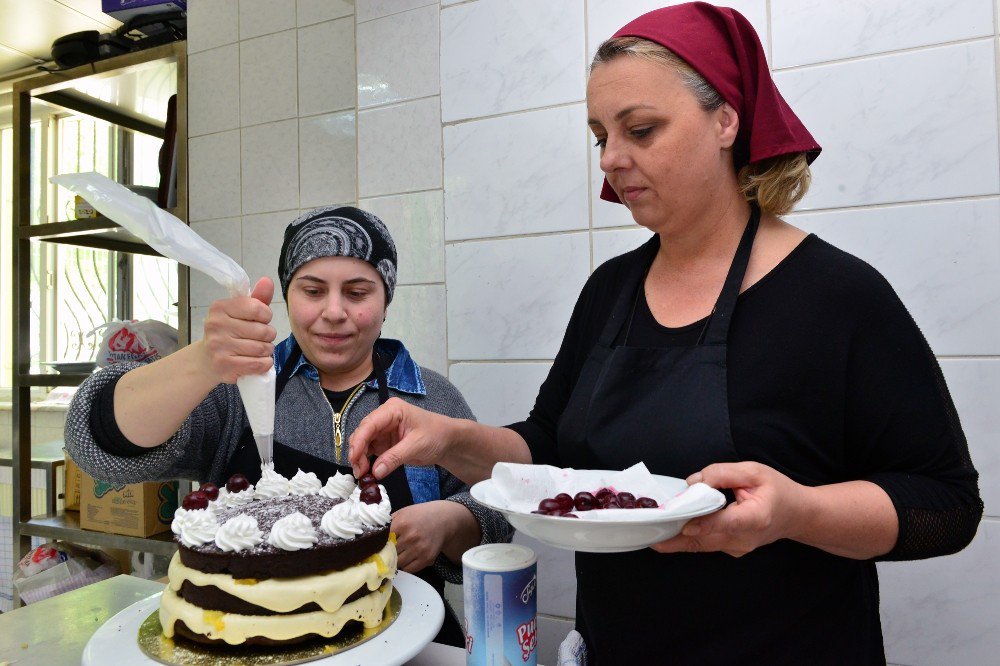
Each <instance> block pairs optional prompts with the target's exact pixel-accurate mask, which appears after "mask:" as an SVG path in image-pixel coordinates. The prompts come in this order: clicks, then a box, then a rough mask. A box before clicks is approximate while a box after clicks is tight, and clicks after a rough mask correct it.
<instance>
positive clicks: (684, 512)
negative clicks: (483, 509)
mask: <svg viewBox="0 0 1000 666" xmlns="http://www.w3.org/2000/svg"><path fill="white" fill-rule="evenodd" d="M594 471H595V472H601V473H611V472H602V471H601V470H594ZM652 476H653V479H654V480H655V481H656V482H657V483H658V484H659V485H660V486H661V487H662V488H663V492H662V495H661V496H662V497H674V496H675V495H678V494H679V493H681V492H683V491H684V490H685V489H687V487H688V484H687V482H686V481H685V480H684V479H675V478H673V477H670V476H660V475H657V474H654V475H652ZM581 490H583V488H581ZM470 492H471V493H472V496H473V497H474V498H475V500H476V501H477V502H479V503H480V504H483V505H484V506H488V507H490V508H491V509H496V510H497V511H500V512H501V513H503V514H504V516H505V517H506V518H507V520H508V521H509V522H510V524H511V525H513V526H514V528H515V529H517V530H520V531H521V532H524V533H525V534H527V535H528V536H531V537H534V538H536V539H538V540H539V541H541V542H542V543H546V544H548V545H550V546H553V547H555V548H562V549H565V550H579V551H583V552H585V553H624V552H626V551H630V550H640V549H642V548H646V547H648V546H651V545H652V544H654V543H658V542H660V541H663V540H665V539H669V538H671V537H674V536H677V535H678V534H680V531H681V529H682V528H683V527H684V523H686V522H687V521H688V520H690V519H691V518H696V517H698V516H704V515H706V514H709V513H712V512H714V511H718V510H719V509H721V508H722V507H723V506H725V504H726V498H725V496H724V495H723V494H722V493H721V492H718V491H714V492H712V493H708V494H705V495H704V496H703V499H702V501H700V502H699V503H697V504H696V505H694V506H692V505H690V504H688V505H687V506H685V507H683V508H682V509H681V510H680V511H674V510H671V509H670V508H669V506H666V507H663V508H659V509H620V510H610V511H609V510H599V511H574V512H573V513H574V514H575V515H576V516H578V518H564V517H562V516H545V515H541V514H536V513H529V512H525V511H517V510H513V509H511V508H510V507H509V506H508V505H507V503H506V501H505V500H504V498H503V496H502V495H501V494H500V493H499V492H498V491H497V489H496V487H495V486H494V482H493V480H492V479H487V480H485V481H480V482H479V483H477V484H476V485H474V486H472V489H471V491H470ZM571 494H572V493H571ZM537 499H538V501H541V500H543V499H545V498H544V497H539V498H537Z"/></svg>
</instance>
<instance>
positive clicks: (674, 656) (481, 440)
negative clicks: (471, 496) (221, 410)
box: [351, 2, 983, 665]
mask: <svg viewBox="0 0 1000 666" xmlns="http://www.w3.org/2000/svg"><path fill="white" fill-rule="evenodd" d="M587 108H588V112H589V118H590V119H589V125H590V129H591V131H592V133H593V135H594V137H595V138H596V141H597V146H598V147H599V148H600V152H601V158H600V165H601V169H602V170H603V172H604V174H605V177H606V181H605V187H604V190H603V193H602V197H603V198H605V199H607V200H610V201H615V202H620V203H623V204H624V205H625V206H627V207H628V208H629V210H630V212H631V213H632V216H633V218H634V219H635V221H636V222H638V223H639V224H640V225H642V226H644V227H646V228H647V229H649V230H651V231H653V232H654V236H653V238H652V239H651V240H650V241H649V242H648V243H646V244H645V245H643V246H642V247H640V248H638V249H637V250H634V251H632V252H629V253H627V254H624V255H622V256H619V257H616V258H614V259H611V260H610V261H608V262H607V263H605V264H604V265H602V266H601V267H599V268H598V269H597V270H596V271H595V272H594V274H593V275H592V276H591V278H590V280H589V281H588V282H587V284H586V286H585V287H584V288H583V292H582V294H581V295H580V298H579V300H578V302H577V305H576V308H575V310H574V312H573V315H572V318H571V319H570V322H569V327H568V329H567V331H566V335H565V337H564V339H563V343H562V347H561V348H560V350H559V353H558V355H557V356H556V359H555V362H554V363H553V366H552V369H551V371H550V373H549V376H548V378H547V379H546V380H545V382H544V383H543V384H542V387H541V389H540V392H539V394H538V397H537V399H536V402H535V406H534V409H533V410H532V411H531V414H530V416H529V417H528V419H527V420H526V421H524V422H522V423H516V424H513V425H511V426H508V427H507V428H489V427H486V426H482V425H478V424H472V423H468V422H463V421H457V420H449V419H445V418H443V417H441V416H438V415H430V414H426V413H424V412H420V411H419V410H416V409H414V408H412V406H409V405H403V404H392V405H386V406H384V407H382V408H380V409H379V410H377V411H375V412H374V413H373V414H371V415H370V416H369V417H367V418H366V419H365V421H364V422H363V423H362V425H361V427H359V428H358V430H357V431H356V432H355V435H354V438H353V439H352V442H351V445H352V462H353V463H354V464H355V467H356V471H358V472H363V471H365V470H367V469H368V467H369V462H368V457H367V456H368V454H371V453H375V454H379V458H378V459H377V460H376V461H375V463H374V465H373V471H374V474H375V475H376V476H377V477H381V476H382V475H384V474H386V473H388V472H389V471H390V470H392V469H394V468H395V467H396V466H397V465H399V464H400V463H405V462H407V461H409V460H423V461H431V462H435V463H437V464H440V465H442V466H444V467H445V468H447V469H449V470H451V471H452V472H453V473H455V474H456V475H457V476H459V477H460V478H462V479H463V480H465V481H467V482H470V483H473V482H475V481H478V480H480V479H483V478H487V477H489V476H490V472H491V469H492V466H493V464H494V463H496V462H497V461H512V462H521V463H539V464H551V465H556V466H560V467H572V468H578V469H579V468H593V469H612V470H621V469H625V468H627V467H629V466H631V465H633V464H635V463H638V462H644V463H645V464H646V466H647V467H648V468H649V469H650V470H651V471H652V472H653V473H657V474H663V475H667V476H673V477H680V478H687V479H688V482H689V483H694V482H698V481H702V482H705V483H707V484H709V485H711V486H713V487H716V488H719V489H723V490H725V491H726V492H727V493H728V494H729V498H730V500H731V503H730V504H729V505H728V506H727V507H726V508H724V509H723V510H721V511H719V512H717V513H715V514H712V515H709V516H705V517H702V518H699V519H695V520H692V521H690V522H688V523H687V525H686V526H685V528H684V530H683V532H682V534H681V535H679V536H677V537H675V538H673V539H670V540H668V541H665V542H662V543H660V544H657V545H655V546H654V547H653V548H652V549H645V550H641V551H635V552H629V553H620V554H592V553H577V555H576V574H577V618H576V623H577V629H578V630H579V631H580V633H581V634H582V636H583V639H584V640H585V643H586V646H587V650H588V656H589V663H591V664H663V663H670V664H699V665H706V664H737V663H754V664H880V663H885V655H884V650H883V645H882V633H881V627H880V621H879V608H878V580H877V575H876V568H875V562H876V561H878V560H906V559H917V558H925V557H932V556H937V555H943V554H948V553H952V552H955V551H957V550H960V549H961V548H963V547H965V546H966V545H967V544H968V543H969V541H970V540H971V539H972V537H973V536H974V535H975V532H976V528H977V525H978V523H979V520H980V517H981V515H982V510H983V504H982V500H981V499H980V497H979V493H978V488H977V473H976V470H975V469H974V468H973V466H972V463H971V461H970V459H969V453H968V446H967V444H966V441H965V437H964V435H963V434H962V430H961V426H960V425H959V422H958V418H957V416H956V413H955V409H954V406H953V404H952V401H951V398H950V396H949V394H948V390H947V388H946V386H945V383H944V380H943V379H942V375H941V371H940V368H939V367H938V364H937V361H936V359H935V358H934V356H933V354H932V353H931V351H930V349H929V348H928V346H927V343H926V341H925V340H924V338H923V336H922V335H921V333H920V331H919V330H918V329H917V327H916V325H915V324H914V322H913V320H912V319H911V317H910V315H909V313H908V312H907V311H906V309H905V307H904V306H903V304H902V303H901V302H900V301H899V299H898V297H897V296H896V294H895V293H894V292H893V290H892V288H891V287H890V286H889V284H888V283H887V282H886V281H885V279H884V278H882V276H881V275H879V274H878V273H877V272H876V271H875V270H874V269H873V268H872V267H870V266H868V265H867V264H865V263H864V262H862V261H860V260H859V259H856V258H855V257H852V256H850V255H848V254H846V253H844V252H842V251H840V250H838V249H836V248H834V247H832V246H831V245H828V244H827V243H825V242H823V241H822V240H820V239H819V238H817V237H815V236H813V235H809V234H806V233H805V232H803V231H801V230H799V229H796V228H795V227H793V226H791V225H789V224H787V223H785V222H783V221H782V220H781V219H780V217H779V216H780V215H782V214H783V213H787V212H788V211H790V210H791V209H792V207H793V206H794V204H795V202H796V201H798V200H799V198H801V197H802V195H803V194H804V193H805V191H806V189H807V187H808V184H809V163H810V162H811V161H812V160H813V159H815V158H816V156H817V155H818V154H819V152H820V147H819V145H818V144H817V143H816V141H815V140H814V139H813V137H812V136H811V135H810V134H809V132H808V131H807V130H806V129H805V127H804V126H803V124H802V123H801V122H800V121H799V119H798V118H797V117H796V116H795V114H794V113H793V112H792V111H791V109H790V108H789V107H788V105H787V104H786V103H785V101H784V99H782V97H781V95H780V94H779V92H778V90H777V89H776V88H775V86H774V82H773V81H772V80H771V76H770V73H769V70H768V66H767V63H766V61H765V58H764V53H763V49H762V48H761V45H760V41H759V39H758V38H757V35H756V33H755V32H754V30H753V28H752V27H751V26H750V24H749V23H748V22H747V21H746V19H745V18H744V17H743V16H741V15H740V14H739V13H738V12H736V11H734V10H732V9H727V8H720V7H714V6H712V5H709V4H706V3H700V2H696V3H686V4H683V5H677V6H673V7H668V8H665V9H660V10H657V11H654V12H650V13H649V14H646V15H644V16H641V17H640V18H638V19H636V20H635V21H633V22H632V23H630V24H628V25H626V26H625V27H624V28H622V29H621V30H620V31H618V33H617V34H616V35H614V37H613V38H612V39H610V40H608V41H607V42H605V43H604V44H602V45H601V47H600V48H599V49H598V51H597V54H596V57H595V58H594V61H593V65H592V67H591V74H590V80H589V82H588V86H587ZM390 432H391V435H392V436H391V437H390V436H389V434H390ZM581 490H586V489H581Z"/></svg>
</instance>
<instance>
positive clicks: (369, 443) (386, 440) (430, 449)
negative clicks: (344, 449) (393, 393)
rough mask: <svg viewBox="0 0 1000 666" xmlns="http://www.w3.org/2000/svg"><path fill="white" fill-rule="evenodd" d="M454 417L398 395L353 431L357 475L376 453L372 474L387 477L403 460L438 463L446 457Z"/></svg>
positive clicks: (351, 454) (351, 455)
mask: <svg viewBox="0 0 1000 666" xmlns="http://www.w3.org/2000/svg"><path fill="white" fill-rule="evenodd" d="M453 421H455V419H451V418H448V417H447V416H442V415H441V414H435V413H433V412H428V411H426V410H423V409H420V408H419V407H415V406H413V405H411V404H410V403H408V402H406V401H404V400H401V399H399V398H389V400H387V401H386V402H385V404H384V405H382V406H380V407H379V408H378V409H376V410H375V411H374V412H372V413H370V414H368V415H367V416H366V417H365V418H363V419H361V423H360V424H359V425H358V427H357V428H355V430H354V432H353V433H352V434H351V439H350V450H349V453H348V457H349V458H350V461H351V466H352V467H353V469H354V476H355V477H358V478H360V477H361V475H362V474H364V473H365V472H367V471H368V456H370V455H377V456H379V458H378V460H376V461H375V464H374V465H373V466H372V474H374V475H375V476H376V477H377V478H379V479H384V478H385V476H386V475H387V474H389V473H390V472H391V471H392V470H394V469H396V468H397V467H399V466H400V465H402V464H403V463H406V464H408V465H436V464H438V463H439V462H440V461H441V459H442V458H443V456H444V450H445V446H446V442H447V440H448V438H449V436H450V431H451V429H452V425H453V424H452V422H453Z"/></svg>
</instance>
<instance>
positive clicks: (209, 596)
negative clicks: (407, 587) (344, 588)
mask: <svg viewBox="0 0 1000 666" xmlns="http://www.w3.org/2000/svg"><path fill="white" fill-rule="evenodd" d="M384 582H385V581H384V580H383V581H381V582H380V583H379V585H381V584H382V583H384ZM371 592H372V591H371V590H369V589H368V586H367V585H362V586H361V587H359V588H358V589H357V590H356V591H354V592H353V593H351V595H350V596H349V597H347V599H345V600H344V603H345V604H347V603H350V602H352V601H354V600H356V599H360V598H361V597H363V596H365V595H366V594H370V593H371ZM177 596H179V597H180V598H181V599H184V600H185V601H187V602H188V603H192V604H194V605H195V606H198V607H199V608H204V609H205V610H217V611H222V612H224V613H238V614H240V615H290V614H293V613H310V612H312V611H321V610H323V609H322V608H320V606H319V604H317V603H315V602H309V603H307V604H306V605H305V606H302V607H300V608H297V609H296V610H293V611H289V612H288V613H278V612H277V611H273V610H270V609H267V608H263V607H262V606H257V605H255V604H252V603H250V602H248V601H244V600H243V599H240V598H238V597H234V596H233V595H231V594H229V593H228V592H223V591H222V590H220V589H219V588H217V587H215V586H214V585H206V586H201V585H195V584H194V583H192V582H191V581H189V580H186V581H184V582H183V583H182V584H181V589H180V590H178V592H177Z"/></svg>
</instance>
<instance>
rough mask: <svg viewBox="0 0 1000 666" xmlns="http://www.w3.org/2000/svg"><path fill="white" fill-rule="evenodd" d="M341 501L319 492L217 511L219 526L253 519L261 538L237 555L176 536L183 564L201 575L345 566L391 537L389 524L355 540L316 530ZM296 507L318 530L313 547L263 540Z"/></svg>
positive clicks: (286, 574)
mask: <svg viewBox="0 0 1000 666" xmlns="http://www.w3.org/2000/svg"><path fill="white" fill-rule="evenodd" d="M342 501H343V500H339V499H336V500H333V499H329V498H327V497H324V496H322V495H310V496H305V497H302V496H296V495H289V496H285V497H276V498H273V499H267V500H261V501H256V500H255V501H253V502H251V503H250V504H247V505H245V506H241V507H233V508H230V509H226V510H225V511H223V512H222V513H220V514H219V516H218V520H219V524H220V525H222V524H224V523H225V522H226V521H227V520H229V519H230V518H233V517H235V516H237V515H239V514H246V515H249V516H253V517H254V518H256V519H257V525H258V527H259V528H260V530H261V531H262V532H263V533H264V539H265V540H264V541H263V542H262V543H261V544H259V545H257V546H255V547H254V548H251V549H250V550H243V551H240V552H238V553H227V552H224V551H223V550H221V549H220V548H219V547H218V546H216V545H215V544H214V543H207V544H205V545H203V546H197V547H195V548H188V547H187V546H185V545H183V544H181V543H180V541H179V539H178V538H177V537H174V540H175V541H177V544H178V549H179V551H180V557H181V562H183V563H184V564H185V565H186V566H189V567H191V568H192V569H197V570H199V571H204V572H205V573H225V574H229V575H231V576H233V577H234V578H257V579H259V580H263V579H266V578H291V577H294V576H308V575H312V574H318V573H323V572H327V571H335V570H339V569H346V568H347V567H350V566H354V565H355V564H357V563H358V562H360V561H362V560H364V559H365V558H366V557H368V556H369V555H374V554H375V553H377V552H379V551H380V550H382V548H384V547H385V544H386V541H388V539H389V526H388V525H386V526H385V527H379V528H372V529H367V530H365V531H364V532H362V533H361V534H359V535H358V536H357V537H355V538H353V539H339V538H336V537H332V536H330V535H329V534H326V533H325V532H323V530H321V529H320V523H321V521H322V519H323V515H324V514H325V513H326V512H327V511H329V510H330V509H331V508H333V507H334V506H335V505H337V504H339V503H340V502H342ZM296 511H298V512H299V513H302V514H305V515H306V516H307V517H308V518H309V520H311V521H312V524H313V527H315V528H316V531H317V536H318V537H319V539H318V540H317V542H316V543H315V545H313V547H311V548H306V549H303V550H295V551H286V550H281V549H280V548H276V547H274V546H272V545H271V544H269V543H267V540H266V539H267V535H268V534H269V533H270V531H271V526H272V525H273V524H274V523H275V522H276V521H277V520H278V519H280V518H283V517H285V516H287V515H290V514H292V513H294V512H296Z"/></svg>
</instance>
